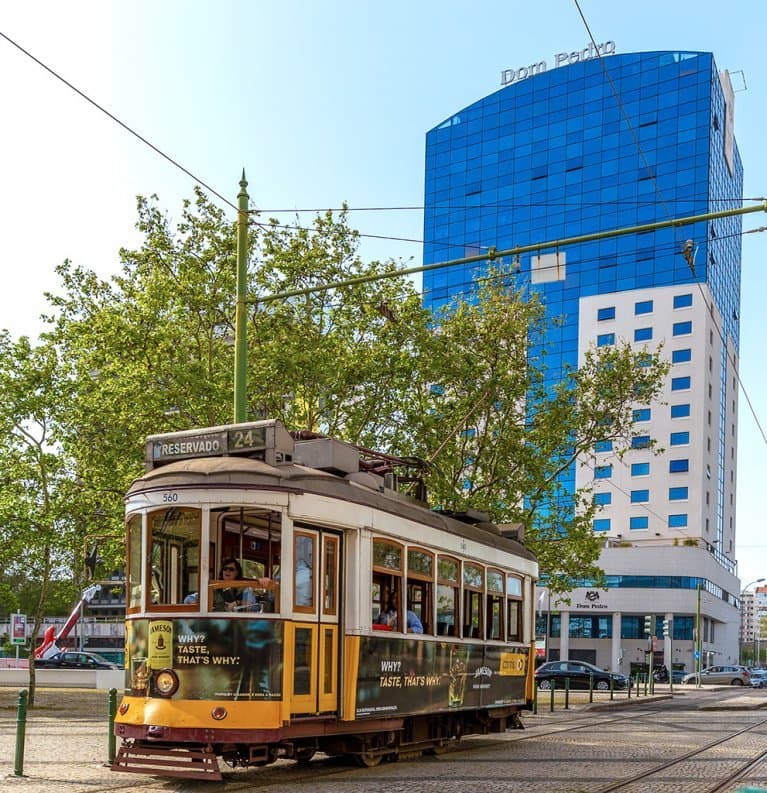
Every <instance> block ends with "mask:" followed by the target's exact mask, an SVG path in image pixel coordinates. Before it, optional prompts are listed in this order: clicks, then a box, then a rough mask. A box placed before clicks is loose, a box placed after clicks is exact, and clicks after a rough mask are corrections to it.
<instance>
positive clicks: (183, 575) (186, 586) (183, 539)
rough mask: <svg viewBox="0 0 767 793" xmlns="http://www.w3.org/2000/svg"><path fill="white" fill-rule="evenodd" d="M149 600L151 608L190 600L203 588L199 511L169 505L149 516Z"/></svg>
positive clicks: (176, 604) (179, 604)
mask: <svg viewBox="0 0 767 793" xmlns="http://www.w3.org/2000/svg"><path fill="white" fill-rule="evenodd" d="M148 523H149V537H148V543H149V558H148V563H149V569H148V571H147V581H148V583H149V602H150V606H151V607H152V608H155V609H156V608H160V607H163V606H183V605H184V603H185V602H186V603H187V604H190V596H191V595H192V594H193V593H195V592H199V589H200V570H199V565H200V512H199V510H196V509H180V508H178V507H170V508H168V509H163V510H160V511H158V512H152V513H150V515H149V516H148Z"/></svg>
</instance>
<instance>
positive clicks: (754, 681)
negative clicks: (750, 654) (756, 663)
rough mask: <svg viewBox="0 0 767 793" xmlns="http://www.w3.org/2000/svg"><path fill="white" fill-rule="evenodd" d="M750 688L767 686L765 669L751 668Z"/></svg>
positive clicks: (766, 670) (766, 671)
mask: <svg viewBox="0 0 767 793" xmlns="http://www.w3.org/2000/svg"><path fill="white" fill-rule="evenodd" d="M751 686H752V688H767V669H752V670H751Z"/></svg>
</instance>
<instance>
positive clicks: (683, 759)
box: [590, 719, 767, 793]
mask: <svg viewBox="0 0 767 793" xmlns="http://www.w3.org/2000/svg"><path fill="white" fill-rule="evenodd" d="M765 725H767V719H762V720H761V721H759V722H757V723H756V724H750V725H748V726H747V727H744V728H743V729H740V730H737V731H736V732H733V733H730V734H729V735H725V736H722V737H721V738H717V739H716V740H714V741H710V742H709V743H707V744H706V745H705V746H701V747H698V748H696V749H692V750H690V751H688V752H685V753H683V754H681V755H679V756H678V757H674V758H672V759H670V760H667V761H665V762H663V763H659V764H658V765H656V766H655V767H653V768H650V769H645V770H643V771H642V772H640V773H637V774H634V775H633V776H631V777H628V778H626V779H621V780H618V781H616V782H612V783H610V784H608V785H604V786H602V787H599V788H596V789H595V790H593V791H590V793H618V791H624V792H628V791H632V790H633V791H634V793H641V792H642V791H645V790H647V788H646V787H645V785H646V784H647V783H648V782H649V781H650V780H651V779H652V778H653V777H657V776H658V775H659V774H661V773H662V772H664V771H668V770H669V769H671V768H674V767H675V766H680V765H682V764H684V763H687V762H688V761H690V760H693V759H695V758H698V759H701V755H704V754H705V753H706V752H712V750H714V749H717V748H719V747H722V746H723V745H724V744H726V743H728V742H730V741H733V740H735V739H737V738H739V737H741V736H743V735H746V734H747V733H750V732H755V731H756V730H758V729H759V728H760V727H764V726H765ZM765 760H767V749H765V750H761V751H759V753H758V754H757V755H756V756H752V757H750V758H749V759H748V760H747V761H745V762H742V763H741V765H740V766H739V767H738V768H737V769H735V770H734V771H732V772H730V773H728V774H727V775H726V776H725V777H724V778H719V779H717V780H716V781H715V782H714V783H713V784H712V785H710V786H708V787H705V788H704V787H701V788H699V793H726V792H727V791H729V790H731V786H732V785H733V784H734V783H739V782H742V781H746V779H747V777H746V775H747V774H748V772H749V771H751V770H753V769H755V768H757V767H759V765H761V764H762V763H763V762H764V761H765Z"/></svg>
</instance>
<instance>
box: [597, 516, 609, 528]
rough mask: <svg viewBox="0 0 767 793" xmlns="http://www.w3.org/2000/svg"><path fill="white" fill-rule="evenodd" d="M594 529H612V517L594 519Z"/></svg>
mask: <svg viewBox="0 0 767 793" xmlns="http://www.w3.org/2000/svg"><path fill="white" fill-rule="evenodd" d="M594 531H610V518H597V519H596V520H595V521H594Z"/></svg>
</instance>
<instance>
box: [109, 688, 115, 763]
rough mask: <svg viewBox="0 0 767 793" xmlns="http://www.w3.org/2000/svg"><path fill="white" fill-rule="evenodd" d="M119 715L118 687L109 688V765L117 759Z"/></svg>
mask: <svg viewBox="0 0 767 793" xmlns="http://www.w3.org/2000/svg"><path fill="white" fill-rule="evenodd" d="M116 715H117V689H116V688H110V689H109V741H108V747H109V765H112V763H114V761H115V744H116V741H115V716H116Z"/></svg>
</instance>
